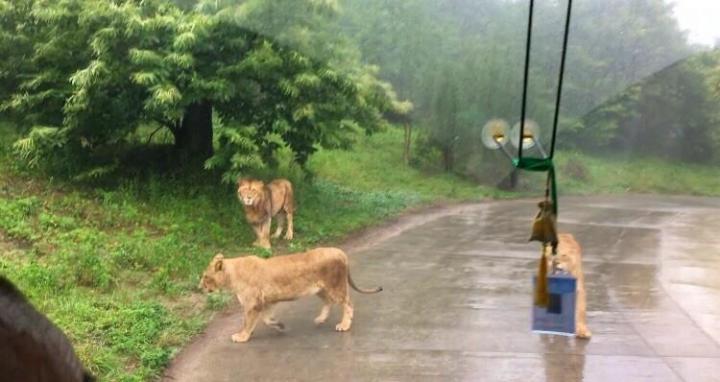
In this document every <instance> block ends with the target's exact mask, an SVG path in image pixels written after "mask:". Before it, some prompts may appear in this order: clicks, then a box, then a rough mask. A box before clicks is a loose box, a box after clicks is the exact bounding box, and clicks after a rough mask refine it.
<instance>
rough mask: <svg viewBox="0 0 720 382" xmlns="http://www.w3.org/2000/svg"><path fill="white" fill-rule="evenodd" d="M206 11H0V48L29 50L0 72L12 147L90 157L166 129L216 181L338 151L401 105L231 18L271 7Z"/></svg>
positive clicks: (90, 3) (121, 4) (348, 64)
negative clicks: (17, 135)
mask: <svg viewBox="0 0 720 382" xmlns="http://www.w3.org/2000/svg"><path fill="white" fill-rule="evenodd" d="M213 3H216V8H215V9H208V8H207V7H208V5H207V4H204V3H199V4H196V5H195V6H194V7H192V8H191V10H189V11H184V10H183V9H181V8H179V7H177V6H175V5H173V4H171V3H169V2H166V1H160V0H156V1H142V2H136V1H117V2H108V1H101V0H65V1H61V2H45V1H39V0H38V1H33V0H24V1H23V2H22V3H20V4H19V6H18V5H16V4H15V3H11V2H8V1H3V2H1V3H0V4H1V6H0V20H2V21H3V24H2V25H3V30H2V36H3V40H1V41H2V42H1V43H2V44H5V45H9V44H11V43H13V41H12V39H11V37H9V36H11V35H15V36H17V37H14V38H15V39H19V40H21V41H24V42H25V41H26V42H27V43H28V44H29V46H32V47H33V48H34V52H33V53H32V54H29V55H23V56H19V57H15V56H13V55H12V54H11V60H9V61H7V62H6V63H4V64H3V65H4V66H6V67H7V68H8V70H3V72H2V73H3V75H4V77H3V83H2V85H3V90H2V91H4V93H0V94H3V95H4V98H3V100H2V105H3V110H6V111H7V112H9V113H10V114H13V115H17V116H22V118H20V119H21V122H23V124H24V125H25V126H35V128H34V129H33V130H32V132H31V133H30V134H29V135H28V136H27V137H26V138H24V139H23V140H21V141H19V142H18V143H17V145H16V147H17V148H18V149H19V150H20V152H21V153H22V154H23V155H24V156H25V157H27V158H28V159H30V161H31V163H39V162H41V161H42V160H43V158H46V154H47V153H48V151H49V152H55V151H57V149H58V148H61V149H63V150H65V151H67V152H69V153H72V155H73V156H78V155H81V154H82V153H85V154H93V153H97V152H100V151H103V150H107V148H108V147H110V146H113V145H118V144H121V143H124V142H125V141H126V140H127V137H128V135H129V134H130V133H132V132H134V131H135V130H137V129H138V127H139V126H141V125H144V124H151V125H155V126H157V128H160V129H167V130H169V131H170V132H171V133H172V135H173V137H174V141H175V147H176V149H177V150H178V152H180V153H181V154H182V156H181V158H183V159H184V160H187V161H204V162H205V166H206V167H207V168H221V169H223V170H225V179H226V180H230V179H232V178H233V177H234V175H235V174H236V173H237V172H239V171H242V170H246V169H248V168H253V167H260V166H263V165H265V164H268V163H271V162H272V157H273V153H274V152H275V151H276V150H277V149H278V148H280V147H284V146H287V147H289V148H290V149H291V150H292V151H293V153H294V155H295V158H296V160H297V161H298V163H300V164H301V165H302V164H304V163H305V162H306V161H307V158H308V156H309V155H310V154H312V152H314V151H315V150H316V147H317V146H316V145H318V144H319V145H323V146H347V145H349V144H350V142H351V140H352V136H353V135H355V134H357V133H359V132H362V131H373V130H376V129H378V128H379V127H381V126H382V124H383V123H384V120H383V118H382V116H383V113H385V112H386V111H388V110H399V109H398V108H399V107H401V106H402V103H400V102H399V101H398V100H397V99H396V97H395V95H394V93H393V91H392V88H391V87H390V86H389V85H388V84H386V83H383V82H381V81H379V80H378V79H377V77H376V69H374V68H373V67H368V66H364V65H360V64H359V62H358V61H357V59H356V58H355V59H353V58H352V57H351V58H347V57H345V56H343V55H344V54H348V55H349V53H347V52H344V51H341V50H338V51H334V52H327V54H325V55H324V56H320V57H314V56H311V55H309V54H306V53H304V52H303V51H302V49H301V48H302V46H300V47H298V48H295V47H292V46H289V45H287V44H284V43H283V42H282V39H280V38H273V37H271V36H267V35H265V34H263V33H259V32H258V31H257V30H253V29H249V27H252V25H245V24H247V23H243V22H242V18H241V17H240V16H243V17H247V18H250V19H253V17H252V15H256V14H257V15H262V14H263V12H266V11H267V9H268V7H272V6H274V4H275V3H276V2H275V1H271V0H268V1H248V2H243V3H240V8H238V4H230V5H227V6H225V7H224V8H222V7H220V5H222V4H220V2H213ZM300 3H302V4H304V5H305V6H306V8H307V11H306V13H305V15H313V17H315V18H321V17H323V14H322V12H321V11H324V10H325V8H318V4H320V3H322V4H325V3H327V4H330V2H319V1H317V0H306V1H296V2H293V4H296V6H300V5H298V4H300ZM327 4H326V5H327ZM186 6H187V4H186ZM308 6H310V7H309V8H308ZM26 25H32V26H33V28H32V29H31V30H27V28H26V27H25V26H26ZM286 25H288V27H292V28H294V26H297V25H305V24H303V23H302V22H300V21H298V22H288V23H286ZM310 26H311V25H310V24H307V25H305V27H306V28H309V27H310ZM319 29H320V28H319ZM296 30H297V29H296ZM320 30H321V29H320ZM281 36H282V34H281ZM11 53H12V51H11ZM328 57H329V58H328ZM3 69H4V68H3ZM213 115H215V116H216V118H215V120H219V121H222V123H221V124H219V125H217V126H215V128H214V127H213Z"/></svg>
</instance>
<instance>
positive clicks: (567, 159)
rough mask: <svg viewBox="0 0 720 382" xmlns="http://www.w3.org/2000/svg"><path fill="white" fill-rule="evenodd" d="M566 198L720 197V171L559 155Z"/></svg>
mask: <svg viewBox="0 0 720 382" xmlns="http://www.w3.org/2000/svg"><path fill="white" fill-rule="evenodd" d="M556 162H557V164H556V166H557V169H558V182H559V189H560V190H561V192H562V193H563V194H566V195H567V194H582V195H587V194H617V193H636V194H643V193H659V194H677V195H697V196H720V167H717V166H707V165H697V164H688V163H677V162H670V161H665V160H660V159H655V158H633V157H623V156H620V155H614V154H608V155H605V156H592V155H585V154H581V153H577V152H559V153H558V154H557V158H556Z"/></svg>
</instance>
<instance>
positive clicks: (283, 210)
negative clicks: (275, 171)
mask: <svg viewBox="0 0 720 382" xmlns="http://www.w3.org/2000/svg"><path fill="white" fill-rule="evenodd" d="M237 184H238V189H237V195H238V199H240V202H241V203H242V204H243V208H244V209H245V218H246V219H247V221H248V223H250V225H251V226H252V228H253V230H254V231H255V236H256V237H257V239H256V240H255V242H254V243H253V245H255V246H259V247H263V248H270V223H271V222H272V218H273V216H277V221H278V223H277V229H276V230H275V233H274V234H273V238H277V237H280V234H282V230H283V222H284V221H285V220H287V231H286V232H285V239H286V240H292V238H293V213H294V212H295V200H294V198H293V187H292V183H290V181H288V180H287V179H275V180H273V181H272V182H270V183H269V184H267V185H266V184H265V183H263V181H261V180H257V179H250V178H245V179H238V183H237Z"/></svg>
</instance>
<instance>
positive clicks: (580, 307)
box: [545, 233, 592, 339]
mask: <svg viewBox="0 0 720 382" xmlns="http://www.w3.org/2000/svg"><path fill="white" fill-rule="evenodd" d="M558 241H559V242H558V248H557V255H555V256H552V255H551V252H550V251H551V249H550V248H551V247H550V246H547V247H545V251H546V253H545V255H546V258H547V259H548V260H547V261H548V268H552V267H553V266H555V268H557V269H559V270H561V271H563V272H568V273H570V274H571V275H573V277H575V278H576V279H577V287H576V303H575V328H576V330H575V336H576V337H578V338H584V339H587V338H590V337H591V336H592V332H591V331H590V329H588V327H587V317H586V316H587V315H586V310H587V293H586V291H585V275H584V274H583V268H582V247H581V246H580V243H578V242H577V240H575V236H573V235H572V234H570V233H561V234H559V235H558ZM553 262H554V263H555V264H553Z"/></svg>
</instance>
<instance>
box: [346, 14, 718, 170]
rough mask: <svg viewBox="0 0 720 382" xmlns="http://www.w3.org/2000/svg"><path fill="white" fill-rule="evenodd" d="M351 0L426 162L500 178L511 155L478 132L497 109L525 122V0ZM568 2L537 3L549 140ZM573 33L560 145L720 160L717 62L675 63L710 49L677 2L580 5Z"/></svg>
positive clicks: (360, 30) (364, 45) (533, 87)
mask: <svg viewBox="0 0 720 382" xmlns="http://www.w3.org/2000/svg"><path fill="white" fill-rule="evenodd" d="M346 3H347V4H346V7H345V12H344V13H343V18H344V21H343V25H344V27H345V29H346V30H347V31H348V32H349V34H350V35H352V36H354V38H355V41H357V43H358V45H359V46H360V47H361V50H362V52H363V56H364V57H365V58H366V59H367V60H368V61H369V62H373V63H376V64H378V65H379V66H380V68H381V75H382V76H383V78H385V79H387V80H388V81H390V82H391V83H392V84H393V85H394V86H395V87H396V89H397V91H398V93H399V94H401V96H403V97H407V98H409V99H410V100H411V101H412V102H413V103H414V104H415V106H416V108H415V113H414V114H413V119H414V121H415V124H416V125H417V126H419V127H420V128H422V130H423V132H424V135H422V136H421V138H422V139H421V142H420V143H421V145H420V147H418V149H419V150H420V152H419V153H418V154H420V156H419V157H418V158H417V159H418V161H422V160H424V161H425V162H424V163H425V164H427V163H428V162H429V164H430V165H433V164H435V165H436V166H437V167H440V168H443V167H444V168H445V169H452V170H453V171H455V172H458V173H462V174H466V175H471V176H479V177H480V178H482V179H485V180H490V181H495V180H497V175H498V174H497V169H495V167H497V166H498V165H502V164H504V163H506V161H505V160H504V158H502V157H501V156H499V155H498V154H497V153H494V152H489V151H488V150H486V149H484V148H483V147H482V146H481V145H480V143H479V139H478V135H479V132H480V129H481V128H482V126H483V125H484V123H485V122H487V121H488V120H490V119H492V118H504V119H506V120H507V121H508V122H509V123H510V124H514V123H516V122H517V121H518V120H519V119H520V95H521V90H522V73H523V72H522V71H523V62H524V61H523V60H524V53H525V52H524V50H525V33H526V30H527V29H526V28H527V5H528V4H527V2H525V1H503V0H461V1H436V0H410V1H402V2H400V1H398V2H387V1H383V0H349V1H347V2H346ZM566 4H567V3H566V2H565V1H555V2H548V1H546V2H536V10H535V25H534V28H533V42H532V47H533V50H532V55H531V67H530V87H529V104H528V116H529V118H532V119H534V120H535V121H537V122H538V123H539V125H540V126H541V129H542V131H543V132H544V133H545V134H544V136H542V138H543V140H544V141H545V142H547V140H548V135H549V129H550V126H551V125H552V112H553V109H554V100H555V91H556V86H557V75H558V70H559V60H560V49H561V44H562V28H563V22H564V14H565V9H566ZM570 33H571V34H570V40H569V50H568V59H567V69H566V77H565V84H564V96H563V104H562V110H561V120H560V133H561V137H560V140H559V144H560V147H564V148H577V149H592V150H596V151H597V150H604V151H611V152H612V151H614V152H618V151H622V152H628V151H634V152H638V153H644V154H653V155H656V154H659V155H662V156H666V157H669V158H673V159H677V160H692V161H705V162H709V161H715V163H716V161H717V160H718V159H720V158H719V157H718V156H717V155H716V154H715V153H716V152H720V142H718V141H717V140H716V139H715V140H711V139H706V138H707V137H711V136H717V135H718V133H720V124H718V118H717V111H716V110H717V107H713V105H717V102H718V101H717V99H713V94H712V91H711V89H712V88H711V86H709V82H708V81H707V79H708V78H709V76H710V75H711V74H710V73H711V72H712V70H713V68H717V67H718V64H717V60H713V59H711V57H710V56H711V55H704V58H700V57H697V58H695V59H692V60H690V61H688V62H687V63H685V64H682V65H680V64H677V65H676V63H678V62H679V61H683V60H685V59H686V58H687V57H690V56H694V55H696V54H697V52H699V51H700V47H696V46H692V45H691V44H689V43H688V42H687V38H686V34H685V32H683V31H682V30H681V29H680V28H679V27H678V24H677V22H676V20H675V18H674V15H673V8H672V5H670V4H669V2H666V1H662V0H639V1H625V0H611V1H608V0H588V1H578V2H574V8H573V18H572V24H571V31H570ZM666 67H670V68H668V69H667V70H663V69H664V68H666ZM658 72H660V73H658ZM656 73H658V74H656ZM715 73H717V69H715ZM651 75H652V76H651ZM649 76H651V77H649ZM717 83H718V81H715V82H714V84H715V89H716V90H715V92H717ZM638 97H639V98H638ZM638 102H639V103H638ZM630 114H633V115H635V114H637V115H638V117H637V118H634V119H633V118H631V117H630ZM649 131H651V132H652V133H650V134H648V132H649ZM501 167H502V166H501ZM503 171H507V167H504V170H503Z"/></svg>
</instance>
